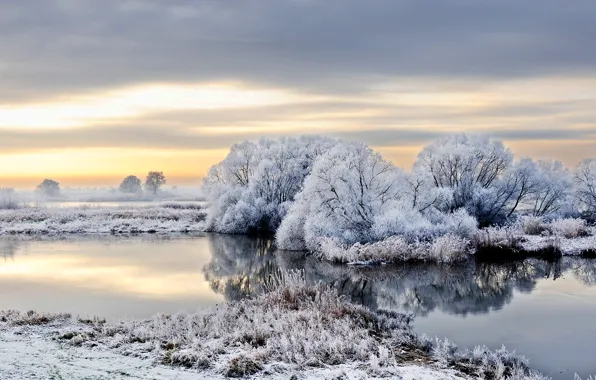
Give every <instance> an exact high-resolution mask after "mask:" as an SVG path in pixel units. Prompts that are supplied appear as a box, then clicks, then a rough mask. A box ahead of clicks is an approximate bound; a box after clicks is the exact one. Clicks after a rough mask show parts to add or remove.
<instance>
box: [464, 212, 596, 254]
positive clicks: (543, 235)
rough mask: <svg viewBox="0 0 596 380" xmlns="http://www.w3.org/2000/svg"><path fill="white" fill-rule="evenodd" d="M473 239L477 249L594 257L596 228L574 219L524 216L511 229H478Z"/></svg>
mask: <svg viewBox="0 0 596 380" xmlns="http://www.w3.org/2000/svg"><path fill="white" fill-rule="evenodd" d="M474 240H475V245H476V248H477V249H480V248H487V247H488V248H500V249H505V250H512V251H515V252H520V253H523V254H526V255H533V254H537V255H540V254H544V253H546V254H549V255H554V256H573V255H585V256H594V253H596V227H595V226H588V225H587V223H586V221H585V220H582V219H574V218H568V219H556V220H552V221H544V220H542V219H541V218H534V217H526V218H522V219H521V220H520V221H519V222H518V223H516V224H513V225H511V226H506V227H489V228H485V229H482V230H479V231H478V233H477V234H476V236H475V237H474Z"/></svg>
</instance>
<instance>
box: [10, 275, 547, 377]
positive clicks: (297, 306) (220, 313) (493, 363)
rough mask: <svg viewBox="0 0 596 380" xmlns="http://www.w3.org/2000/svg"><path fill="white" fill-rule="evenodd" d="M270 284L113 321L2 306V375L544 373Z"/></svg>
mask: <svg viewBox="0 0 596 380" xmlns="http://www.w3.org/2000/svg"><path fill="white" fill-rule="evenodd" d="M267 288H268V291H267V292H265V293H264V294H262V295H259V296H256V297H254V298H252V299H247V300H243V301H240V302H234V303H224V304H221V305H219V306H218V307H217V308H216V309H214V310H210V311H204V312H199V313H197V314H179V315H157V316H155V317H153V318H151V319H148V320H144V321H128V322H122V323H117V324H108V323H105V322H104V321H102V320H97V319H96V320H80V319H77V318H72V317H71V316H69V315H64V314H38V313H35V312H29V313H18V312H2V313H1V314H0V326H1V327H2V329H1V330H0V331H1V334H2V339H0V351H1V352H2V353H4V355H0V358H1V359H0V371H1V372H2V373H3V375H4V376H3V377H2V378H3V379H5V378H6V379H17V378H19V379H20V378H23V377H26V376H29V375H31V376H42V378H43V376H45V377H49V378H73V377H74V378H77V377H85V376H87V377H89V376H95V377H97V378H101V376H104V377H108V378H124V377H127V378H130V377H132V378H135V376H136V378H147V376H149V377H151V376H153V377H154V378H160V376H161V377H162V378H172V377H174V378H180V379H186V378H190V376H191V375H194V376H195V377H194V378H196V376H197V375H198V376H203V377H204V378H217V377H219V378H222V377H243V376H247V377H251V378H279V379H282V378H284V379H287V378H291V377H292V376H293V375H296V377H295V378H299V379H310V378H312V379H314V378H329V377H334V378H337V377H338V376H339V377H341V378H349V379H352V378H353V379H356V378H365V379H366V378H383V377H397V376H401V377H402V378H404V379H414V378H425V379H426V378H428V379H433V378H434V379H468V378H475V377H478V376H481V377H486V378H495V379H500V378H511V379H546V377H544V376H542V375H540V374H537V373H535V372H534V371H532V370H531V369H530V368H529V366H528V362H527V360H526V359H524V358H523V357H520V356H517V355H515V354H512V353H510V352H507V351H506V350H504V349H503V350H498V351H494V352H492V351H489V350H487V349H486V348H484V347H477V348H475V349H474V350H472V351H468V350H459V349H457V347H455V345H454V344H453V343H451V342H449V341H447V340H445V341H437V340H430V339H428V338H425V337H420V336H417V335H416V334H414V333H413V330H412V327H411V319H410V317H408V316H406V315H403V314H399V313H394V312H382V311H378V312H373V311H370V310H369V309H367V308H365V307H362V306H358V305H355V304H352V303H350V302H348V301H347V300H345V299H344V298H342V297H339V296H338V295H337V293H336V292H335V291H333V290H331V289H330V288H328V287H326V286H324V285H314V286H313V285H307V283H306V282H305V281H304V280H303V278H302V275H301V274H299V273H297V272H290V273H286V274H283V275H281V276H278V277H274V278H271V281H270V282H269V284H268V285H267ZM25 355H27V357H28V358H29V359H27V358H25V357H24V356H25ZM52 371H53V372H52ZM172 371H175V372H172ZM342 373H343V374H344V375H343V377H342Z"/></svg>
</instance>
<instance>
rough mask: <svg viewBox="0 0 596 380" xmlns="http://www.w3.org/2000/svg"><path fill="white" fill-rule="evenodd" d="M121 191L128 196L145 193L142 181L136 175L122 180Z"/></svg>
mask: <svg viewBox="0 0 596 380" xmlns="http://www.w3.org/2000/svg"><path fill="white" fill-rule="evenodd" d="M119 189H120V191H121V192H123V193H127V194H137V193H140V192H141V191H143V188H142V187H141V180H140V179H139V178H138V177H137V176H134V175H129V176H128V177H126V178H124V180H122V183H120V187H119Z"/></svg>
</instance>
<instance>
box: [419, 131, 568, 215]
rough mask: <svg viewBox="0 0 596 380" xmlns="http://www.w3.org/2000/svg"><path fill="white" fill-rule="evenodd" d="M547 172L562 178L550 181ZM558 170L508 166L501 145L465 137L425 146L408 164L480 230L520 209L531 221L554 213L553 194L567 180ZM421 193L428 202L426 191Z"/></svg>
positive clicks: (530, 164)
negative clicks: (531, 215)
mask: <svg viewBox="0 0 596 380" xmlns="http://www.w3.org/2000/svg"><path fill="white" fill-rule="evenodd" d="M553 170H554V171H555V172H557V173H559V174H563V177H562V178H559V179H557V178H555V177H553V176H552V175H551V174H553V173H551V172H552V171H553ZM561 170H562V166H560V167H558V168H555V167H554V166H553V167H549V165H548V164H545V163H536V162H534V161H532V160H531V159H530V158H523V159H520V160H517V161H515V162H514V161H513V155H512V153H511V152H510V151H509V149H507V148H506V147H505V146H504V145H503V143H502V142H500V141H496V140H492V139H490V138H488V137H485V136H474V135H466V134H457V135H451V136H447V137H444V138H441V139H438V140H437V141H435V142H433V143H431V144H430V145H429V146H427V147H426V148H424V149H423V151H422V152H421V153H420V154H419V156H418V159H417V160H416V163H415V164H414V171H415V172H416V171H417V172H426V173H428V174H427V175H428V176H430V178H431V179H432V180H431V181H432V184H433V185H434V187H435V188H436V189H442V190H443V191H445V189H449V190H450V191H451V194H452V198H451V204H450V207H451V209H452V210H455V209H458V208H465V209H466V210H467V211H468V212H469V213H470V214H471V215H473V216H474V217H476V219H477V220H478V222H479V224H480V225H482V226H487V225H491V224H495V223H503V222H505V221H506V220H507V219H508V218H510V217H511V216H512V215H513V214H514V213H515V212H516V211H517V210H519V209H520V208H521V207H525V208H530V209H531V210H533V212H534V213H535V214H537V215H538V214H539V215H543V214H546V213H548V212H554V211H556V210H558V209H559V207H558V206H556V205H557V204H558V202H559V194H558V192H557V190H556V189H558V188H559V186H560V183H559V184H558V182H561V181H563V182H565V178H567V175H565V174H564V173H563V172H562V171H561ZM549 173H550V174H549ZM557 181H558V182H557ZM435 191H436V190H435ZM424 193H425V194H426V196H427V197H428V196H429V194H431V191H430V190H426V191H425V192H424ZM541 197H542V198H541ZM551 198H552V199H551ZM430 199H431V200H433V199H434V196H431V197H430ZM530 202H531V204H530Z"/></svg>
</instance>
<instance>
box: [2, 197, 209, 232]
mask: <svg viewBox="0 0 596 380" xmlns="http://www.w3.org/2000/svg"><path fill="white" fill-rule="evenodd" d="M204 220H205V211H204V210H203V208H202V206H200V205H195V204H185V203H175V202H172V203H163V204H157V205H151V206H121V207H89V206H82V207H61V208H43V207H41V208H37V207H25V208H20V209H12V210H0V236H11V235H33V236H48V235H49V236H60V235H101V234H103V235H107V234H114V235H117V234H143V233H147V234H179V233H196V232H201V231H203V230H204Z"/></svg>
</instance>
